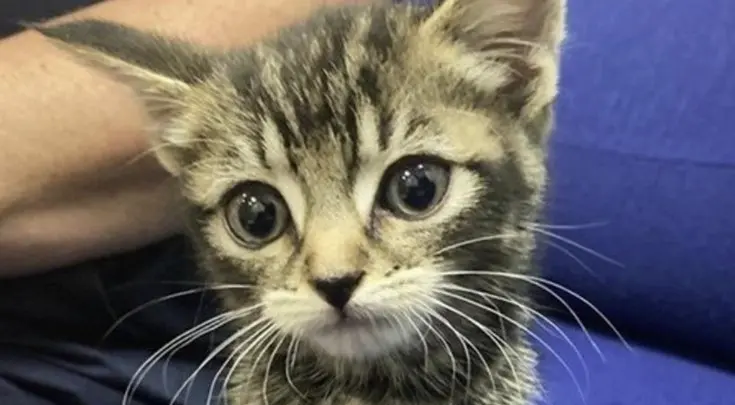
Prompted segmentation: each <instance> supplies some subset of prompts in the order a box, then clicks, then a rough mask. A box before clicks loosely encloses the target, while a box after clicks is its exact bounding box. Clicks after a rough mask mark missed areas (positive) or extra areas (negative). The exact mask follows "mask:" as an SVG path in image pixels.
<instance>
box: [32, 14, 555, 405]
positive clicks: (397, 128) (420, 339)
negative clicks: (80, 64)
mask: <svg viewBox="0 0 735 405" xmlns="http://www.w3.org/2000/svg"><path fill="white" fill-rule="evenodd" d="M564 13H565V4H564V1H563V0H445V1H443V2H441V3H440V4H437V5H434V6H432V7H418V6H411V5H393V4H387V3H380V4H372V5H361V6H345V7H342V8H329V9H324V10H322V11H321V12H319V13H318V14H316V15H314V16H313V17H311V18H310V19H309V20H308V21H307V22H305V23H303V24H301V25H298V26H293V27H290V28H288V29H285V30H282V31H281V32H280V33H279V34H278V35H277V36H274V37H272V38H268V39H265V40H263V41H262V42H260V43H258V44H257V45H254V46H252V47H249V48H247V49H237V50H231V51H227V52H224V51H215V50H208V49H202V48H200V47H197V46H195V45H193V44H188V43H183V42H181V41H178V40H174V39H171V38H164V37H161V36H159V35H156V34H154V33H146V32H140V31H138V30H134V29H132V28H129V27H123V26H120V25H115V24H112V23H109V22H102V21H78V22H70V23H66V24H62V25H57V26H53V27H46V28H39V30H40V31H41V32H42V33H43V34H44V35H46V36H47V37H50V38H52V39H53V40H54V42H56V43H58V44H59V45H61V46H62V47H63V48H64V49H67V50H69V51H71V52H72V53H74V54H75V55H77V56H78V57H80V58H81V60H83V61H85V62H86V63H88V64H90V65H92V66H94V67H96V68H98V69H102V70H103V71H106V72H108V73H110V74H112V75H113V76H114V77H115V78H117V79H118V80H121V81H123V82H124V83H127V84H128V85H130V86H131V87H132V88H133V89H134V90H135V91H136V92H137V94H138V96H139V97H140V99H141V101H142V102H143V103H144V105H145V106H146V107H147V111H148V113H149V114H150V118H151V122H152V123H153V130H152V131H151V133H152V141H153V144H154V147H155V151H156V153H157V156H158V158H159V159H160V161H161V163H162V164H163V165H164V166H165V167H166V168H167V169H168V170H169V171H170V172H171V173H172V174H173V175H175V176H176V177H177V178H178V179H179V180H180V184H181V191H182V193H183V195H184V197H185V200H186V202H187V205H188V208H189V213H190V218H189V219H190V220H191V225H192V226H191V237H192V239H193V241H194V242H195V245H196V246H197V248H198V251H199V252H200V253H201V267H202V269H203V271H204V273H205V274H206V276H207V277H208V279H209V281H210V282H211V283H212V285H213V286H216V285H239V286H241V287H240V288H231V289H230V288H222V289H220V293H219V294H220V296H221V298H222V303H223V307H224V309H226V312H225V315H223V318H222V320H223V322H222V323H224V322H225V321H226V322H230V323H231V325H234V326H235V327H234V328H233V329H232V332H233V333H232V338H230V339H229V341H228V342H225V343H226V346H227V350H228V351H229V353H230V354H231V355H230V357H229V364H230V367H231V370H232V372H228V373H227V375H228V377H230V378H228V381H229V385H228V388H229V389H228V399H229V403H230V404H233V405H254V404H270V405H290V404H293V405H297V404H315V405H327V404H334V405H348V404H349V405H362V404H371V405H373V404H374V405H378V404H381V405H404V404H405V405H407V404H427V405H428V404H470V405H471V404H485V405H527V404H530V403H531V402H533V400H534V399H535V398H536V397H537V392H538V388H539V387H538V385H537V380H536V375H535V372H534V368H535V361H536V360H535V355H534V353H533V351H532V349H531V348H530V347H529V344H528V343H527V337H526V336H527V334H528V333H527V329H526V328H527V326H528V325H529V323H530V316H529V314H530V313H531V311H530V310H529V309H528V305H529V299H530V294H529V285H528V283H527V282H525V281H524V277H526V276H527V275H529V274H532V273H533V271H534V270H533V266H532V264H533V259H532V253H533V251H534V246H535V241H534V235H533V233H532V231H530V230H529V227H528V226H527V224H530V223H532V222H533V221H535V219H536V217H537V215H538V213H539V210H540V209H541V208H542V203H543V191H544V187H545V183H546V170H545V144H546V138H547V136H548V134H549V132H550V129H551V126H552V107H553V103H554V100H555V98H556V94H557V79H558V77H557V76H558V61H559V50H560V44H561V42H562V38H563V33H564V28H563V27H564ZM223 347H224V346H223ZM223 375H224V373H223Z"/></svg>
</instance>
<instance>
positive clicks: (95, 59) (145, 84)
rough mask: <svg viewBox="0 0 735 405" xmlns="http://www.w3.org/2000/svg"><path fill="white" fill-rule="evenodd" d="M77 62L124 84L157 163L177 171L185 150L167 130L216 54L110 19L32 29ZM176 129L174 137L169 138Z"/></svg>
mask: <svg viewBox="0 0 735 405" xmlns="http://www.w3.org/2000/svg"><path fill="white" fill-rule="evenodd" d="M33 28H34V29H35V30H37V31H39V32H40V33H41V34H43V35H44V36H46V37H47V38H49V39H51V40H52V41H53V42H54V43H56V44H57V45H58V46H59V48H61V49H63V50H65V51H67V52H69V53H70V54H72V55H74V56H76V58H77V60H78V61H80V62H81V63H84V64H86V65H88V66H90V67H92V68H94V69H96V70H98V71H102V72H104V73H106V74H107V75H109V76H111V77H112V78H113V79H115V80H116V81H118V82H121V83H123V84H126V85H127V86H128V87H130V88H131V89H132V90H133V91H134V92H135V93H136V95H137V96H138V97H139V99H140V100H141V101H142V102H143V104H144V106H145V108H146V111H147V113H148V115H149V117H150V118H151V119H152V120H153V124H154V125H153V127H154V128H155V129H154V133H153V134H152V140H151V141H152V144H153V146H154V148H155V150H156V154H157V156H158V158H159V160H160V161H161V163H162V164H163V165H164V167H166V169H167V170H169V171H170V172H171V173H173V174H178V171H179V166H180V165H181V163H182V162H180V161H179V160H180V159H179V158H178V156H179V155H181V154H182V153H180V152H183V151H180V150H178V149H181V148H186V139H181V131H172V129H173V128H172V126H173V123H174V121H175V119H176V118H177V117H178V116H180V115H181V114H182V113H183V112H184V109H185V108H186V106H185V104H184V102H183V100H186V99H188V98H190V95H191V93H192V92H194V91H197V89H196V87H197V85H198V84H199V83H202V82H204V81H205V80H207V79H208V78H209V77H211V76H212V74H213V71H214V68H215V66H216V65H215V61H216V59H217V58H216V57H215V56H214V55H212V54H211V53H208V52H205V51H204V50H202V49H200V48H198V47H195V46H193V45H191V44H188V43H185V42H182V41H178V40H175V39H171V38H165V37H163V36H160V35H158V34H155V33H152V32H144V31H141V30H138V29H134V28H131V27H127V26H123V25H119V24H116V23H111V22H106V21H99V20H83V21H75V22H70V23H65V24H60V25H55V26H50V27H38V26H35V27H33ZM172 132H176V134H175V135H176V136H177V137H178V139H176V140H175V142H174V140H173V139H169V138H170V136H171V135H172Z"/></svg>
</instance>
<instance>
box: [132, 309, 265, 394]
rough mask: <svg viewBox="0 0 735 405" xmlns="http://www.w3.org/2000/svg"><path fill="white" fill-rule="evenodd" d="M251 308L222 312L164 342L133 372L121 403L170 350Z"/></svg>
mask: <svg viewBox="0 0 735 405" xmlns="http://www.w3.org/2000/svg"><path fill="white" fill-rule="evenodd" d="M252 310H253V308H244V309H240V310H236V311H229V312H225V313H222V314H220V315H217V316H215V317H213V318H211V319H208V320H206V321H204V322H202V323H201V324H199V325H197V326H195V327H193V328H191V329H189V330H187V331H184V332H183V333H181V334H180V335H178V336H176V337H175V338H174V339H172V340H171V341H169V342H168V343H166V344H165V345H164V346H163V347H161V348H160V349H158V350H157V351H156V352H154V353H153V354H152V355H151V356H150V357H148V358H147V359H146V360H145V361H144V362H143V364H141V365H140V366H139V367H138V369H137V370H136V372H135V373H134V374H133V376H132V377H131V380H130V383H129V384H128V386H127V388H126V389H125V392H124V394H123V401H122V403H123V405H127V404H128V403H129V402H130V401H131V400H132V395H133V393H134V392H135V391H136V390H137V388H138V387H139V386H140V384H141V383H142V381H143V377H144V376H145V375H146V374H147V373H148V372H149V371H150V370H151V368H153V366H154V365H155V363H156V362H158V361H159V360H160V359H161V358H163V357H164V356H166V354H168V353H169V352H172V351H176V350H177V349H179V348H182V347H185V346H186V345H188V344H190V343H191V342H193V341H194V340H196V339H198V338H200V337H202V336H204V335H206V334H207V333H211V332H213V331H215V330H217V329H219V328H221V327H222V326H224V325H226V324H228V323H230V322H233V321H235V320H237V319H239V318H241V317H244V316H246V315H247V314H248V313H249V312H250V311H252Z"/></svg>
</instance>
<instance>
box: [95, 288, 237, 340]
mask: <svg viewBox="0 0 735 405" xmlns="http://www.w3.org/2000/svg"><path fill="white" fill-rule="evenodd" d="M250 288H252V286H249V285H242V284H222V285H214V286H212V285H207V286H204V287H200V288H192V289H190V290H186V291H179V292H176V293H173V294H169V295H166V296H163V297H160V298H156V299H154V300H151V301H148V302H146V303H145V304H142V305H139V306H138V307H136V308H134V309H131V310H130V311H128V312H127V313H125V315H123V316H121V317H120V318H118V319H117V320H116V321H115V323H113V324H112V326H110V327H109V328H108V329H107V331H106V332H105V334H104V335H103V336H102V340H103V341H104V340H105V339H107V338H108V337H109V336H110V334H111V333H112V332H113V331H114V330H115V329H116V328H118V327H119V326H120V324H122V323H123V322H125V321H126V320H127V319H129V318H130V317H131V316H133V315H135V314H137V313H139V312H140V311H143V310H145V309H146V308H149V307H151V306H153V305H156V304H160V303H162V302H165V301H168V300H172V299H176V298H181V297H185V296H188V295H192V294H197V293H201V292H205V291H215V290H232V289H243V290H246V289H250Z"/></svg>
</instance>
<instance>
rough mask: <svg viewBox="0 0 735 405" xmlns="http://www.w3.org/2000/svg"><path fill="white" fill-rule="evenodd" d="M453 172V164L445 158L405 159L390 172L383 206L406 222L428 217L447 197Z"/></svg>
mask: <svg viewBox="0 0 735 405" xmlns="http://www.w3.org/2000/svg"><path fill="white" fill-rule="evenodd" d="M449 172H450V169H449V164H447V163H446V162H445V161H443V160H441V159H437V158H433V157H426V156H409V157H406V158H403V159H401V160H399V161H398V162H396V163H394V164H393V165H392V166H391V167H390V168H389V169H388V170H387V171H386V174H385V177H384V178H383V186H382V187H381V189H382V191H381V196H380V204H381V205H382V206H383V208H385V209H387V210H389V211H391V212H392V213H393V214H395V215H397V216H399V217H402V218H404V219H421V218H425V217H426V216H428V215H430V214H431V213H432V212H433V209H434V208H435V207H437V206H438V205H439V203H440V202H441V201H442V199H443V198H444V195H445V194H446V192H447V187H448V185H449Z"/></svg>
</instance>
